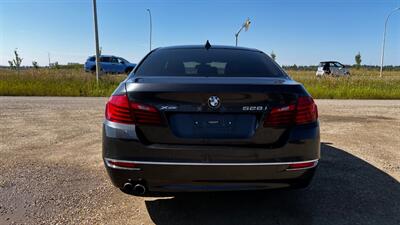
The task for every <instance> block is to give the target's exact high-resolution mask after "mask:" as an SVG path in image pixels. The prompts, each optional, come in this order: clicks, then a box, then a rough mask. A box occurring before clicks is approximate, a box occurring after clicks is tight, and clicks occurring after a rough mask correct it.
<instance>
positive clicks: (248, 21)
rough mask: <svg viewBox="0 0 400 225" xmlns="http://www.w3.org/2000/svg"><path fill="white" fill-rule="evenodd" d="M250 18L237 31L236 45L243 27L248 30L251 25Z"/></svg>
mask: <svg viewBox="0 0 400 225" xmlns="http://www.w3.org/2000/svg"><path fill="white" fill-rule="evenodd" d="M250 23H251V22H250V19H249V18H247V19H246V21H245V22H244V23H243V25H242V26H241V27H240V29H239V31H238V32H236V33H235V40H236V47H237V45H238V38H239V34H240V32H241V31H242V30H243V28H245V31H247V30H248V29H249V27H250Z"/></svg>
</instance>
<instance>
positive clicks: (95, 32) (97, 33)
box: [93, 0, 100, 84]
mask: <svg viewBox="0 0 400 225" xmlns="http://www.w3.org/2000/svg"><path fill="white" fill-rule="evenodd" d="M93 20H94V41H95V44H96V82H97V84H98V83H99V73H100V63H99V60H100V48H99V32H98V27H97V6H96V0H93Z"/></svg>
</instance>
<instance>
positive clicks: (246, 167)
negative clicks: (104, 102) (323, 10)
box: [103, 121, 320, 192]
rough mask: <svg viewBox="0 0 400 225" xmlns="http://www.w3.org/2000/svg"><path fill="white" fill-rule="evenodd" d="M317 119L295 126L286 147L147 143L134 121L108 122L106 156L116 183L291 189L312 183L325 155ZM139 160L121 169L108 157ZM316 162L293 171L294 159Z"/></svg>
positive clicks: (162, 188)
mask: <svg viewBox="0 0 400 225" xmlns="http://www.w3.org/2000/svg"><path fill="white" fill-rule="evenodd" d="M319 138H320V137H319V125H318V123H316V124H313V125H309V126H303V127H297V128H295V129H293V130H291V132H290V135H289V138H288V141H287V142H286V144H284V145H283V146H279V147H270V146H269V147H267V146H256V147H254V146H216V145H213V146H199V145H168V144H144V143H142V142H141V141H140V140H139V138H138V137H137V136H136V132H135V127H134V125H119V124H113V123H110V122H108V121H105V123H104V126H103V159H104V163H105V165H106V169H107V172H108V174H109V176H110V178H111V181H112V183H113V184H114V185H115V186H116V187H119V188H123V186H124V184H125V183H127V182H129V183H132V184H137V183H140V184H143V185H145V186H146V187H147V189H148V190H149V191H150V192H185V191H190V192H192V191H228V190H258V189H273V188H288V187H293V186H297V185H298V184H299V183H303V184H304V183H308V182H309V181H310V180H311V178H312V177H313V174H314V171H315V169H316V166H317V163H318V159H319V158H320V140H319ZM110 160H111V161H116V162H126V163H130V164H134V165H135V166H134V167H133V168H122V167H118V166H115V165H112V164H110V163H109V161H110ZM301 162H315V164H313V166H311V167H306V168H301V169H292V170H289V165H290V164H292V163H301Z"/></svg>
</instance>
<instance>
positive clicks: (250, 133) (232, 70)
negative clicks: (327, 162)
mask: <svg viewBox="0 0 400 225" xmlns="http://www.w3.org/2000/svg"><path fill="white" fill-rule="evenodd" d="M103 158H104V163H105V166H106V169H107V172H108V174H109V176H110V178H111V181H112V183H113V184H114V185H115V186H116V187H118V188H120V189H121V190H123V191H124V192H126V193H131V194H134V195H146V196H151V195H152V194H155V193H158V192H197V191H233V190H264V189H274V188H304V187H307V186H308V185H309V183H310V181H311V179H312V177H313V175H314V172H315V170H316V168H317V164H318V160H319V158H320V136H319V124H318V112H317V106H316V105H315V103H314V101H313V99H312V98H311V96H310V95H309V94H308V93H307V91H306V90H305V89H304V87H303V85H302V84H300V83H297V82H296V81H294V80H292V79H291V78H290V77H289V76H288V75H287V74H286V73H285V72H284V71H283V70H282V69H281V68H280V67H279V66H278V65H277V64H276V63H275V62H274V61H273V60H272V59H271V58H270V57H268V56H267V55H266V54H265V53H263V52H261V51H259V50H256V49H248V48H239V47H227V46H210V45H206V46H178V47H165V48H158V49H156V50H153V51H152V52H150V53H149V54H148V55H147V56H146V57H145V58H144V59H143V60H142V61H141V62H140V63H139V64H138V66H137V67H135V69H134V71H132V73H131V74H130V75H129V76H128V78H127V79H126V80H125V81H123V82H122V83H121V84H120V85H119V87H118V88H117V89H116V90H115V91H114V93H113V94H112V96H111V97H110V99H109V100H108V103H107V105H106V110H105V120H104V124H103Z"/></svg>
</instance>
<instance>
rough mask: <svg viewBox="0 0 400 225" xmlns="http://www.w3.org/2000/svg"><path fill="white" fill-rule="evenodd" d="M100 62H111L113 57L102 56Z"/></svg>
mask: <svg viewBox="0 0 400 225" xmlns="http://www.w3.org/2000/svg"><path fill="white" fill-rule="evenodd" d="M100 62H111V57H107V56H106V57H101V58H100Z"/></svg>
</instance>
